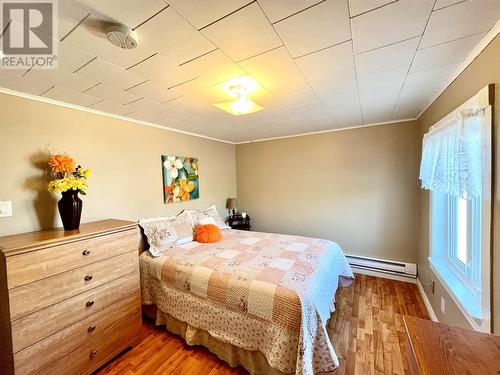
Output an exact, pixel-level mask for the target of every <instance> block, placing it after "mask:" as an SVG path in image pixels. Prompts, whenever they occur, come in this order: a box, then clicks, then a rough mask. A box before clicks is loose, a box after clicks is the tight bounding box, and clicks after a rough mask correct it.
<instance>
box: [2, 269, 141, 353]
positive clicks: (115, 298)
mask: <svg viewBox="0 0 500 375" xmlns="http://www.w3.org/2000/svg"><path fill="white" fill-rule="evenodd" d="M130 295H134V296H140V284H139V274H138V273H137V272H134V273H132V274H129V275H127V276H125V277H121V278H119V279H116V280H114V281H112V282H110V283H107V284H105V285H102V286H100V287H97V288H95V289H92V290H89V291H88V292H85V293H82V294H79V295H77V296H75V297H72V298H70V299H67V300H65V301H63V302H60V303H58V304H55V305H52V306H49V307H47V308H45V309H43V310H40V311H37V312H36V313H34V314H31V315H28V316H25V317H23V318H21V319H18V320H16V321H15V322H12V347H13V351H14V353H16V352H18V351H20V350H21V349H24V348H26V347H27V346H29V345H32V344H33V343H35V342H37V341H39V340H41V339H43V338H45V337H47V336H49V335H52V334H54V333H56V332H58V331H60V330H62V329H64V328H65V327H68V326H70V325H72V324H75V323H77V322H79V321H80V320H82V319H86V318H87V317H89V316H91V315H92V314H94V313H96V312H98V311H100V310H102V309H104V308H106V307H108V306H110V305H114V304H116V303H118V302H119V301H121V300H123V299H126V298H127V297H128V296H130ZM138 298H140V297H138ZM87 305H88V306H87Z"/></svg>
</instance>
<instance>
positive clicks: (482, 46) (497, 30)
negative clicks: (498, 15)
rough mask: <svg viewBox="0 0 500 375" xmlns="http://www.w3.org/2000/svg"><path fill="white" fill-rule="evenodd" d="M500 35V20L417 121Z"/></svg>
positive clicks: (418, 115)
mask: <svg viewBox="0 0 500 375" xmlns="http://www.w3.org/2000/svg"><path fill="white" fill-rule="evenodd" d="M499 33H500V20H498V21H497V23H496V24H495V26H493V27H492V28H491V29H490V31H488V33H487V34H486V35H485V36H484V38H483V39H482V40H481V41H480V42H479V44H477V45H476V46H475V47H474V49H473V50H472V51H471V52H470V53H469V55H468V56H467V58H466V59H465V60H464V62H463V63H462V64H461V65H460V67H459V68H458V69H457V71H456V72H455V74H454V75H453V76H452V77H451V78H450V79H449V80H448V81H447V83H446V85H445V86H444V87H443V89H442V90H441V91H438V93H437V94H436V95H434V96H433V97H432V99H431V100H430V102H429V104H427V106H425V108H424V109H423V110H421V111H420V112H419V113H418V114H417V119H418V118H420V116H422V115H423V114H424V113H425V111H427V110H428V109H429V107H430V106H431V105H432V104H433V103H434V102H435V101H436V100H437V99H438V98H439V97H440V96H441V95H442V94H443V92H445V91H446V89H447V88H448V87H450V85H451V84H452V83H453V82H454V81H455V80H456V79H457V78H458V77H459V76H460V75H461V74H462V73H463V72H464V70H465V69H467V67H468V66H469V65H470V64H471V63H472V62H473V61H474V60H475V59H476V57H478V56H479V54H480V53H481V52H483V50H484V49H485V48H486V47H488V45H489V44H490V43H491V42H492V41H493V39H495V37H496V36H497V35H498V34H499Z"/></svg>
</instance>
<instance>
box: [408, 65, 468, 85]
mask: <svg viewBox="0 0 500 375" xmlns="http://www.w3.org/2000/svg"><path fill="white" fill-rule="evenodd" d="M459 66H460V63H454V64H449V65H445V66H441V67H439V68H433V69H428V70H422V71H418V72H412V73H410V74H408V77H407V78H406V82H405V87H408V88H409V89H417V88H421V89H424V90H428V91H433V92H434V91H436V90H439V89H441V88H444V87H443V86H444V84H446V83H447V81H448V80H449V79H451V77H452V76H453V75H454V74H455V73H456V71H457V69H458V67H459Z"/></svg>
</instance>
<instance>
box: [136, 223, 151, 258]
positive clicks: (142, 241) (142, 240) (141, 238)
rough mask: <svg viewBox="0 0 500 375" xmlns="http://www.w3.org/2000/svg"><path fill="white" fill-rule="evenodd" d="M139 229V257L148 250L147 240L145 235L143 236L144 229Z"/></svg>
mask: <svg viewBox="0 0 500 375" xmlns="http://www.w3.org/2000/svg"><path fill="white" fill-rule="evenodd" d="M138 227H139V255H141V254H142V253H143V252H144V251H148V250H149V244H148V240H147V238H146V235H145V234H144V229H142V227H141V226H140V225H138Z"/></svg>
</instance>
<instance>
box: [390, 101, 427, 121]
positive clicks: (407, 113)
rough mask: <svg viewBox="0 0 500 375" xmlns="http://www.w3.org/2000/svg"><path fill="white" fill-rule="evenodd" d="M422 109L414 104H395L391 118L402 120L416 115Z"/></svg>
mask: <svg viewBox="0 0 500 375" xmlns="http://www.w3.org/2000/svg"><path fill="white" fill-rule="evenodd" d="M422 109H423V107H422V108H420V107H417V106H416V105H414V104H411V105H397V106H396V108H394V112H393V113H392V117H391V120H403V119H408V118H415V117H417V115H418V113H419V112H420V111H421V110H422Z"/></svg>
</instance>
